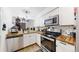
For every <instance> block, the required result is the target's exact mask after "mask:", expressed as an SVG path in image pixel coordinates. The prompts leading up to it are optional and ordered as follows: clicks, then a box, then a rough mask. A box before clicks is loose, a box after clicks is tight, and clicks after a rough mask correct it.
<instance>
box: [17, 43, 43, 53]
mask: <svg viewBox="0 0 79 59" xmlns="http://www.w3.org/2000/svg"><path fill="white" fill-rule="evenodd" d="M17 52H42V50H41V48H40V47H39V46H38V45H37V44H33V45H30V46H28V47H26V48H24V49H22V50H19V51H17Z"/></svg>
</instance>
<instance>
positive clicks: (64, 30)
mask: <svg viewBox="0 0 79 59" xmlns="http://www.w3.org/2000/svg"><path fill="white" fill-rule="evenodd" d="M73 28H74V27H73V26H57V27H52V29H51V31H53V32H62V34H64V35H67V34H70V32H76V30H75V29H73Z"/></svg>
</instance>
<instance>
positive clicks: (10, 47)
mask: <svg viewBox="0 0 79 59" xmlns="http://www.w3.org/2000/svg"><path fill="white" fill-rule="evenodd" d="M13 44H14V43H13V38H10V39H7V51H8V52H11V51H13V46H14V45H13Z"/></svg>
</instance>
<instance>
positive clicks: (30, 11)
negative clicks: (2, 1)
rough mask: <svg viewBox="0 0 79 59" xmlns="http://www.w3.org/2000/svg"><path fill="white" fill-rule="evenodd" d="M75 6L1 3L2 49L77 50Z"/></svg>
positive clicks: (13, 50) (0, 28)
mask: <svg viewBox="0 0 79 59" xmlns="http://www.w3.org/2000/svg"><path fill="white" fill-rule="evenodd" d="M77 9H78V8H76V7H0V13H1V14H0V16H1V17H0V19H1V20H0V22H1V23H0V30H1V33H0V51H1V52H76V51H79V50H77V47H78V46H77V45H78V44H76V42H77V39H76V36H77V33H76V31H77V29H76V27H77V25H76V23H77V21H76V20H77V17H76V16H77V14H78V12H77Z"/></svg>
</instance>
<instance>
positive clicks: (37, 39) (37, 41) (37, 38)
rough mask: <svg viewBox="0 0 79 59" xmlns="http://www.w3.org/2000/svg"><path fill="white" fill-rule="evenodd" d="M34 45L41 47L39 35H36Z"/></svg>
mask: <svg viewBox="0 0 79 59" xmlns="http://www.w3.org/2000/svg"><path fill="white" fill-rule="evenodd" d="M36 43H37V44H38V45H39V46H41V35H40V34H36Z"/></svg>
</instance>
